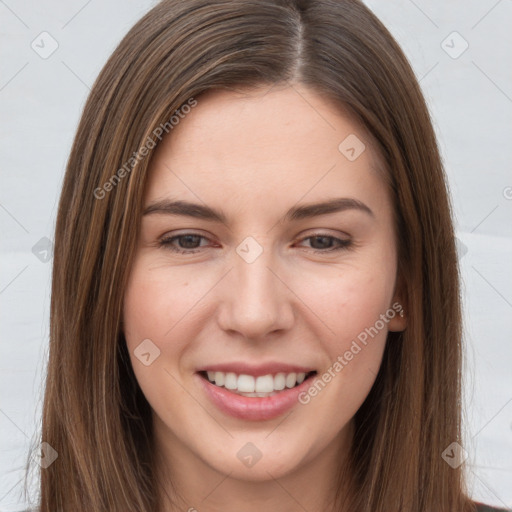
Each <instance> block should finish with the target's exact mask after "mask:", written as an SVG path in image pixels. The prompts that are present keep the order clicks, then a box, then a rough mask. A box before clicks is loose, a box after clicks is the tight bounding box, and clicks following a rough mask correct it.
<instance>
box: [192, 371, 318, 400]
mask: <svg viewBox="0 0 512 512" xmlns="http://www.w3.org/2000/svg"><path fill="white" fill-rule="evenodd" d="M314 373H316V372H315V371H311V372H308V373H305V372H300V373H296V372H291V373H283V372H280V373H277V374H275V375H272V374H267V375H261V376H259V377H254V376H253V375H247V374H243V373H242V374H236V373H234V372H214V371H208V372H201V375H202V376H203V377H204V378H206V379H208V381H209V382H210V383H211V384H214V385H215V386H218V387H221V388H222V387H223V388H225V389H227V390H229V391H231V392H232V393H235V394H237V395H241V396H247V397H259V398H262V397H267V396H274V395H275V394H277V393H278V392H280V391H283V390H284V389H292V388H294V387H296V386H298V385H300V384H302V383H303V382H304V380H305V379H306V378H309V377H310V376H311V375H313V374H314Z"/></svg>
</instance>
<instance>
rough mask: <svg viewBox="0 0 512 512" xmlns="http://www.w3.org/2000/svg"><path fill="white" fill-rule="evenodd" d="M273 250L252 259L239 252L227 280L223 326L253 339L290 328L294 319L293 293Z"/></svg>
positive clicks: (220, 317)
mask: <svg viewBox="0 0 512 512" xmlns="http://www.w3.org/2000/svg"><path fill="white" fill-rule="evenodd" d="M270 252H271V251H270V250H264V251H263V252H262V253H261V254H260V255H259V256H258V257H257V258H256V259H255V260H254V261H252V262H250V263H249V262H248V261H246V260H245V259H243V258H242V257H240V256H239V255H238V254H237V253H235V254H234V257H233V268H232V270H231V271H230V272H229V273H228V275H227V276H226V279H224V280H223V288H222V291H221V293H222V299H221V306H220V308H219V312H218V315H219V317H218V322H219V325H220V327H221V328H222V329H223V330H224V331H226V332H231V333H233V332H236V333H238V334H240V335H242V336H243V337H245V338H247V339H250V340H258V339H263V338H265V337H268V335H269V334H271V333H274V332H276V331H282V332H285V331H286V330H289V329H290V328H291V327H292V325H293V322H294V311H293V302H292V301H293V296H294V295H293V293H292V291H291V290H290V287H289V284H288V283H286V279H283V277H282V276H281V275H280V274H283V273H284V272H279V271H278V269H277V266H276V264H275V261H274V259H273V257H272V255H271V254H270Z"/></svg>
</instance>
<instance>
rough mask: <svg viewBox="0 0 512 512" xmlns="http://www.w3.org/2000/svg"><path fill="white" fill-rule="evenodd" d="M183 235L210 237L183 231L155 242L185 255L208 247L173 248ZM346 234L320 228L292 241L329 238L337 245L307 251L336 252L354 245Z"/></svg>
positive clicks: (206, 238)
mask: <svg viewBox="0 0 512 512" xmlns="http://www.w3.org/2000/svg"><path fill="white" fill-rule="evenodd" d="M185 236H195V237H199V238H200V239H204V240H208V241H210V242H211V239H210V238H209V237H208V236H205V235H203V234H201V233H200V232H196V231H184V232H182V233H173V234H172V235H163V236H162V237H160V238H159V240H158V242H157V243H158V246H159V247H161V248H163V249H166V250H169V251H171V252H174V253H177V254H185V255H186V254H194V253H196V252H198V251H200V250H201V249H204V248H208V247H205V246H201V245H200V246H199V247H197V248H194V249H180V248H175V247H173V246H172V242H173V241H174V240H177V239H179V238H181V237H185ZM346 236H347V238H343V237H340V236H334V235H331V234H329V233H327V232H325V231H322V230H320V231H318V230H317V231H314V232H313V233H309V234H308V233H307V232H306V233H305V234H302V235H301V236H299V237H298V238H297V239H296V240H295V241H294V242H293V243H294V244H296V243H297V242H303V241H306V240H308V239H312V238H329V239H332V240H334V243H335V244H337V245H335V246H334V247H329V248H325V249H314V248H311V249H310V250H309V252H313V253H317V254H318V253H320V254H328V253H337V252H339V251H342V250H344V249H345V250H347V249H349V248H350V247H352V246H353V245H354V242H353V240H352V238H351V237H350V236H349V235H347V234H346Z"/></svg>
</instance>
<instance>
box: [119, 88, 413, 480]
mask: <svg viewBox="0 0 512 512" xmlns="http://www.w3.org/2000/svg"><path fill="white" fill-rule="evenodd" d="M347 137H348V139H347ZM361 144H365V147H363V146H362V145H361ZM382 172H383V169H381V168H379V163H378V158H377V155H376V154H374V153H372V150H371V148H370V146H369V140H368V138H367V136H366V135H365V133H364V132H363V131H362V130H361V128H360V127H359V126H358V125H357V124H355V123H354V122H353V121H351V120H350V118H349V117H347V116H346V115H344V114H342V113H341V110H340V109H337V108H336V107H335V106H334V105H333V104H331V103H327V102H326V101H325V100H324V99H323V98H322V97H321V96H319V95H317V94H316V93H315V92H314V91H312V90H310V89H307V88H305V87H303V86H297V85H296V86H294V87H293V88H292V87H287V88H280V89H278V88H276V87H274V88H272V89H271V90H269V89H258V90H252V91H249V92H247V93H246V94H241V93H234V92H223V91H222V92H218V91H216V92H210V93H207V94H206V95H203V96H200V97H198V98H197V106H195V107H194V108H192V109H191V111H190V113H188V114H187V115H186V116H184V118H183V119H181V120H180V123H179V124H178V125H176V126H174V128H173V130H172V131H171V132H170V134H169V135H168V136H167V138H164V139H163V140H162V142H161V143H160V145H159V146H158V148H157V150H156V153H155V155H154V158H153V159H152V161H151V166H150V174H149V178H148V180H149V181H148V184H147V189H146V191H145V202H144V207H145V214H144V215H143V218H142V221H141V229H140V235H139V241H138V248H137V252H136V255H135V259H134V263H133V267H132V269H131V273H130V278H129V283H128V287H127V289H126V295H125V302H124V318H123V322H124V333H125V338H126V343H127V347H128V350H129V353H130V357H131V362H132V365H133V369H134V372H135V375H136V378H137V380H138V382H139V384H140V387H141V389H142V391H143V393H144V395H145V396H146V398H147V400H148V402H149V404H150V405H151V408H152V410H153V416H154V428H155V435H156V439H157V443H158V445H159V447H160V449H161V451H162V452H163V453H165V454H167V455H168V456H169V458H170V459H173V460H180V464H181V467H182V468H183V467H187V468H189V470H191V471H192V470H195V471H208V470H214V471H219V472H222V473H224V474H226V473H231V476H232V477H233V478H238V479H243V480H254V481H256V480H265V479H268V478H269V473H270V474H272V475H273V477H275V478H279V477H280V476H284V475H289V474H291V473H293V471H296V470H297V468H299V467H304V465H307V464H308V463H310V464H312V465H313V464H314V461H316V460H319V459H320V458H321V457H324V456H325V454H326V453H330V454H334V453H336V449H339V448H341V449H346V448H347V447H348V444H349V443H350V436H349V432H350V427H351V423H352V418H353V417H354V414H355V413H356V411H357V410H358V408H359V407H360V406H361V404H362V403H363V401H364V399H365V398H366V396H367V395H368V393H369V391H370V388H371V386H372V384H373V382H374V380H375V377H376V374H377V372H378V369H379V366H380V363H381V359H382V355H383V350H384V347H385V341H386V336H387V332H388V330H402V329H403V328H404V319H402V318H401V317H400V316H399V315H398V313H397V309H398V307H397V306H396V304H395V308H393V304H394V303H395V302H396V301H397V300H399V299H400V298H399V297H398V296H397V295H396V294H395V282H396V275H397V265H396V262H397V255H396V245H395V232H394V226H393V222H392V206H391V200H390V197H389V194H388V191H387V189H386V187H385V186H384V181H383V178H382ZM178 202H179V203H178ZM320 203H321V204H323V205H324V206H317V207H315V206H313V205H317V204H320ZM191 205H196V206H191ZM211 381H212V382H211ZM283 388H284V389H283ZM196 474H198V473H196Z"/></svg>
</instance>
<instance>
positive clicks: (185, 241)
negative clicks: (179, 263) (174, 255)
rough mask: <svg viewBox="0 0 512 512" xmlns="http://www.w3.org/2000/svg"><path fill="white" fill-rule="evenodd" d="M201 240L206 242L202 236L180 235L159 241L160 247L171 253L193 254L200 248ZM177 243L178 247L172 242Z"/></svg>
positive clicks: (194, 234)
mask: <svg viewBox="0 0 512 512" xmlns="http://www.w3.org/2000/svg"><path fill="white" fill-rule="evenodd" d="M201 239H203V240H208V239H207V238H206V237H204V236H202V235H198V234H196V233H185V234H182V235H176V236H171V237H167V238H163V239H162V240H160V243H159V245H160V247H163V248H165V249H168V250H170V251H173V252H179V253H182V254H187V253H194V252H197V250H198V249H199V247H200V245H199V244H200V242H201ZM176 241H177V242H178V247H177V246H176V244H175V243H174V242H176Z"/></svg>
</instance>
